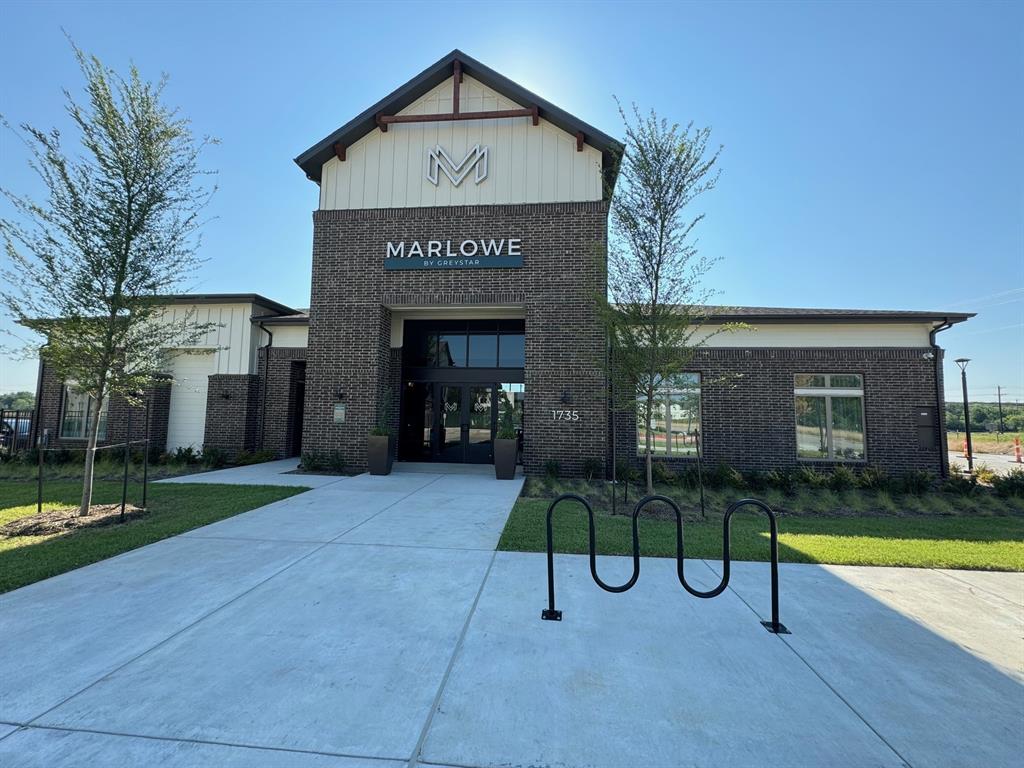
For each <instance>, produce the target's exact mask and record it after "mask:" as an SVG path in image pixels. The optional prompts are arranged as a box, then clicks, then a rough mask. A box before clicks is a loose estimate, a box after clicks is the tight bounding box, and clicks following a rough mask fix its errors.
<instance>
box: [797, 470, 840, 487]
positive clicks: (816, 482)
mask: <svg viewBox="0 0 1024 768" xmlns="http://www.w3.org/2000/svg"><path fill="white" fill-rule="evenodd" d="M790 474H791V476H792V478H793V482H794V483H796V484H797V485H805V486H807V487H808V488H824V487H826V486H827V485H828V484H829V482H830V480H831V478H830V477H829V476H828V475H826V474H824V473H823V472H819V471H818V470H816V469H815V468H814V467H808V466H805V465H801V466H799V467H797V468H796V469H794V470H793V472H792V473H790Z"/></svg>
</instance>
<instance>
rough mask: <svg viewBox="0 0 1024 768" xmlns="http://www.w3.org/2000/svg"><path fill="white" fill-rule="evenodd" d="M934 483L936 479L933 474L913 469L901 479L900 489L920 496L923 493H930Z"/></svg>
mask: <svg viewBox="0 0 1024 768" xmlns="http://www.w3.org/2000/svg"><path fill="white" fill-rule="evenodd" d="M934 481H935V477H934V476H933V475H932V473H931V472H926V471H925V470H923V469H912V470H910V471H909V472H905V473H904V474H903V476H902V477H900V488H901V490H902V491H903V492H904V493H911V494H914V495H915V496H920V495H921V494H922V493H927V492H928V490H929V489H930V488H931V487H932V483H933V482H934Z"/></svg>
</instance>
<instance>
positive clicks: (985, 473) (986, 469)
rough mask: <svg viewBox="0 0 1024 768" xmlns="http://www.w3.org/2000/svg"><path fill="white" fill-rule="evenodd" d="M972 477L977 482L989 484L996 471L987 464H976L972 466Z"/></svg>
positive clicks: (995, 475)
mask: <svg viewBox="0 0 1024 768" xmlns="http://www.w3.org/2000/svg"><path fill="white" fill-rule="evenodd" d="M974 477H975V479H976V480H977V481H978V482H979V483H985V484H986V485H991V484H992V481H993V480H994V479H995V478H996V477H997V473H996V471H995V470H994V469H992V467H990V466H989V465H988V464H977V465H975V467H974Z"/></svg>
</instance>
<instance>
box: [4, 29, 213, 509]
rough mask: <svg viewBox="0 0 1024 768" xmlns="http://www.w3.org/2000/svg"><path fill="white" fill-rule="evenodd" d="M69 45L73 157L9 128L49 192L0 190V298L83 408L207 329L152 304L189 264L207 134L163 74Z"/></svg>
mask: <svg viewBox="0 0 1024 768" xmlns="http://www.w3.org/2000/svg"><path fill="white" fill-rule="evenodd" d="M72 48H73V50H74V54H75V57H76V58H77V60H78V63H79V66H80V68H81V71H82V74H83V76H84V77H85V81H86V82H85V92H86V95H87V100H86V103H84V104H80V103H79V102H77V101H76V100H75V99H74V98H73V97H72V96H71V94H70V92H69V91H67V90H65V91H64V95H65V98H66V109H67V112H68V114H69V115H70V117H71V120H72V123H73V124H74V126H75V128H76V129H77V131H78V132H79V133H80V143H81V151H80V153H79V154H78V155H76V156H70V155H68V154H66V153H65V150H64V147H63V145H62V143H61V135H60V133H59V132H58V131H57V130H56V129H54V130H51V131H48V132H47V131H43V130H40V129H37V128H34V127H32V126H31V125H27V124H23V125H22V126H21V129H22V130H21V131H20V132H16V133H17V135H19V136H20V137H22V139H23V140H24V142H25V144H26V146H27V147H28V148H29V151H30V159H29V165H30V167H31V168H32V169H33V170H34V171H35V172H36V173H37V174H38V175H39V177H40V179H41V180H42V182H43V185H44V188H45V191H46V195H47V197H46V199H45V200H43V201H40V202H36V201H35V200H34V199H32V198H30V197H28V196H24V195H18V194H14V193H13V192H11V191H9V190H7V189H4V190H3V194H4V195H5V196H6V197H7V198H8V199H9V200H10V201H11V203H12V204H13V206H14V209H15V211H16V213H17V214H18V220H17V221H15V220H6V219H5V220H0V234H2V237H3V242H4V246H5V249H6V254H7V257H8V260H9V266H8V267H7V268H6V269H4V270H3V278H4V284H3V288H2V290H0V304H2V305H3V306H4V307H5V308H6V309H7V311H8V312H10V314H11V315H12V316H13V317H14V318H15V319H16V320H17V321H18V322H19V323H21V324H22V325H24V326H27V327H29V328H31V329H33V330H35V331H37V332H39V333H41V334H43V335H44V336H45V337H46V339H47V343H46V346H45V347H44V348H43V349H42V351H41V354H42V355H43V356H44V358H45V360H46V363H47V365H48V366H49V367H50V368H51V369H52V370H53V371H54V372H55V373H56V374H57V375H58V376H59V377H61V378H62V379H63V380H65V381H73V382H74V384H75V386H76V387H77V388H78V389H79V390H80V391H81V392H83V393H85V394H86V395H88V396H89V397H90V398H92V400H93V402H95V403H97V404H102V403H103V402H104V400H106V399H107V398H109V397H111V396H120V397H124V398H126V399H128V400H129V401H130V402H134V401H135V400H136V398H137V393H138V392H139V391H140V390H142V389H144V388H145V387H146V386H147V385H149V384H150V383H151V382H152V380H153V378H154V376H155V375H156V374H158V373H159V372H160V371H161V370H162V369H163V368H164V360H163V357H162V355H163V352H164V350H166V349H167V348H172V347H180V346H187V345H189V344H192V343H194V342H195V341H197V340H198V339H199V338H200V337H201V336H202V335H203V334H204V333H206V331H207V330H209V325H208V324H207V325H204V324H197V323H195V322H193V320H194V318H192V317H189V316H186V317H184V318H181V319H180V320H179V321H177V322H175V323H173V324H172V323H170V322H169V321H167V320H166V319H165V318H163V317H162V309H161V303H162V299H164V300H165V297H166V296H167V295H169V294H173V293H177V292H180V291H181V290H182V289H183V288H184V285H183V284H184V282H185V280H186V279H187V278H188V277H189V276H190V275H191V274H192V273H193V271H194V270H195V268H196V267H197V265H198V259H197V257H196V252H197V248H198V229H199V227H200V224H201V221H200V218H199V216H200V212H201V210H202V209H203V208H204V206H205V205H206V204H207V202H208V201H209V199H210V196H211V195H212V194H213V192H214V188H213V187H209V186H207V185H206V184H204V183H203V177H204V176H205V172H204V171H202V170H200V169H199V166H198V159H199V155H200V152H201V150H202V149H203V148H204V147H206V145H208V144H209V143H211V140H210V139H208V138H203V139H196V138H194V137H193V135H192V133H191V130H190V127H189V122H188V120H186V119H185V118H183V117H181V116H179V115H178V113H177V111H176V110H174V109H170V108H168V107H167V106H165V105H164V104H163V103H162V96H163V89H164V85H165V84H166V77H164V78H162V79H161V80H160V81H159V82H158V83H157V84H155V85H154V84H152V83H149V82H145V81H143V80H142V78H141V77H140V75H139V72H138V70H137V69H136V68H135V67H134V66H132V67H131V69H130V70H129V73H128V77H127V78H123V77H121V76H119V75H118V74H116V73H115V72H113V71H112V70H109V69H106V68H105V67H104V66H103V65H102V64H101V63H100V61H99V60H98V59H97V58H96V57H94V56H86V55H85V54H84V53H82V51H80V50H79V49H78V48H77V47H76V46H74V44H72ZM4 125H5V126H6V127H8V128H10V126H9V125H7V123H6V122H5V123H4ZM100 411H101V408H100V407H95V408H91V409H90V418H89V419H88V423H87V425H86V442H85V447H86V451H85V462H84V463H85V473H84V474H85V478H84V481H83V483H82V500H81V504H80V507H79V514H81V515H86V514H88V513H89V507H90V503H91V500H92V480H93V462H94V458H95V453H96V442H97V434H98V426H99V420H100Z"/></svg>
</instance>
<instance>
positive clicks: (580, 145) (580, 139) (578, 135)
mask: <svg viewBox="0 0 1024 768" xmlns="http://www.w3.org/2000/svg"><path fill="white" fill-rule="evenodd" d="M576 151H577V152H582V151H583V131H576Z"/></svg>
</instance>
